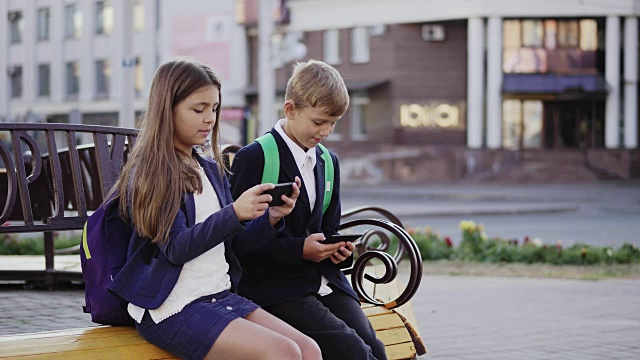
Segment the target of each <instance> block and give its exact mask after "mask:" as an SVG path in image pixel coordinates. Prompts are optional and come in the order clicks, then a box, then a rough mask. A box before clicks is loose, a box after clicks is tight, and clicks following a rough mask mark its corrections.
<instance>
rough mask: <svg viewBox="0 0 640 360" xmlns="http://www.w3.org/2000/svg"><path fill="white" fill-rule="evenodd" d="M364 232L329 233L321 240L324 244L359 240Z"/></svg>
mask: <svg viewBox="0 0 640 360" xmlns="http://www.w3.org/2000/svg"><path fill="white" fill-rule="evenodd" d="M362 235H363V234H346V235H339V234H338V235H328V236H327V238H326V239H324V240H323V241H321V243H323V244H335V243H337V242H341V241H348V242H354V241H356V240H358V239H359V238H360V237H361V236H362Z"/></svg>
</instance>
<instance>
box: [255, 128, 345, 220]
mask: <svg viewBox="0 0 640 360" xmlns="http://www.w3.org/2000/svg"><path fill="white" fill-rule="evenodd" d="M256 142H257V143H258V144H260V146H261V147H262V152H263V153H264V168H263V169H262V180H261V182H260V183H261V184H265V183H272V184H277V183H278V178H279V175H280V152H279V151H278V144H277V143H276V139H275V138H274V137H273V135H271V133H267V134H264V135H262V136H260V137H259V138H257V139H256ZM318 147H319V148H320V150H321V151H322V155H320V157H321V158H322V159H323V160H324V179H325V185H324V189H325V191H324V195H323V196H324V197H323V198H322V213H323V214H324V213H325V211H327V208H328V207H329V204H331V196H332V195H333V177H334V169H333V160H332V159H331V154H330V153H329V150H327V148H326V147H324V146H323V145H321V144H318ZM267 164H268V165H267Z"/></svg>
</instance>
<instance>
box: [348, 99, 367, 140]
mask: <svg viewBox="0 0 640 360" xmlns="http://www.w3.org/2000/svg"><path fill="white" fill-rule="evenodd" d="M367 104H369V99H368V98H367V97H363V96H354V97H352V98H351V103H350V104H349V111H350V113H349V129H350V133H351V138H352V139H354V140H361V139H366V138H367V122H366V117H365V113H366V112H365V110H366V107H367Z"/></svg>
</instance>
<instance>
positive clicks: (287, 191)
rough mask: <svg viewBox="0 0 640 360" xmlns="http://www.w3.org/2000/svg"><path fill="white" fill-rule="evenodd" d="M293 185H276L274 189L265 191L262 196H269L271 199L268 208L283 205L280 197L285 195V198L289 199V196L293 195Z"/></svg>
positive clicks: (289, 183) (290, 183)
mask: <svg viewBox="0 0 640 360" xmlns="http://www.w3.org/2000/svg"><path fill="white" fill-rule="evenodd" d="M293 184H294V183H292V182H288V183H282V184H276V187H274V188H273V189H271V190H267V191H265V192H263V193H262V194H269V195H271V197H272V198H273V199H272V200H271V202H270V203H269V206H280V205H284V201H282V199H281V198H280V197H281V196H282V195H285V196H286V197H291V194H292V193H293Z"/></svg>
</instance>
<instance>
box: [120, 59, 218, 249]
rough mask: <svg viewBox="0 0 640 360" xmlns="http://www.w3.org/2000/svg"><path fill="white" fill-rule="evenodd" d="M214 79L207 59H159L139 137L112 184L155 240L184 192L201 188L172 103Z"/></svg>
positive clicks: (161, 237) (214, 139)
mask: <svg viewBox="0 0 640 360" xmlns="http://www.w3.org/2000/svg"><path fill="white" fill-rule="evenodd" d="M210 85H213V86H216V87H217V88H218V90H221V83H220V79H219V77H218V76H217V75H216V74H215V73H214V72H213V71H212V70H211V69H210V68H209V67H208V66H207V65H204V64H201V63H198V62H196V61H193V60H191V59H176V60H173V61H170V62H167V63H165V64H162V65H160V67H159V68H158V69H157V70H156V73H155V75H154V77H153V82H152V84H151V91H150V93H149V104H148V106H147V109H146V111H145V113H144V115H143V116H142V121H141V124H140V134H139V136H138V140H137V142H136V145H135V146H134V148H133V150H132V152H131V155H130V157H129V159H128V161H127V163H126V164H125V166H124V169H123V170H122V173H121V174H120V178H119V179H118V181H117V182H116V184H115V185H114V187H113V189H112V192H113V193H114V195H115V196H117V197H118V198H119V199H120V213H121V216H122V218H123V219H124V220H125V221H128V222H131V223H133V225H134V227H135V229H136V231H137V232H138V234H139V235H140V236H143V237H147V238H150V239H151V240H152V241H153V242H157V241H161V242H166V241H167V239H168V237H169V230H170V229H171V225H172V223H173V221H174V219H175V216H176V214H177V213H178V211H179V210H180V204H181V201H182V194H183V193H184V192H198V193H200V192H202V182H201V180H200V176H199V175H198V173H197V171H196V170H195V169H194V168H192V167H191V166H189V165H187V164H186V163H185V162H184V161H182V160H181V159H182V158H183V157H185V156H191V154H184V153H183V152H181V151H179V150H178V149H176V148H174V145H173V132H174V126H173V109H174V108H175V106H176V105H178V104H179V103H180V102H181V101H183V100H184V99H186V98H187V97H188V96H189V95H191V94H192V93H194V92H195V91H197V90H199V89H201V88H202V87H204V86H210ZM221 97H222V96H221ZM219 100H220V104H219V105H218V111H216V115H215V117H216V119H215V124H214V125H213V130H212V134H211V144H212V148H213V154H214V158H215V160H216V161H217V162H218V166H219V169H220V172H221V174H222V172H223V171H224V169H223V166H224V165H223V164H224V163H223V162H222V156H221V155H220V147H219V144H218V138H219V136H218V135H219V134H218V132H219V124H220V109H221V108H222V98H220V99H219ZM129 206H130V207H129Z"/></svg>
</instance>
